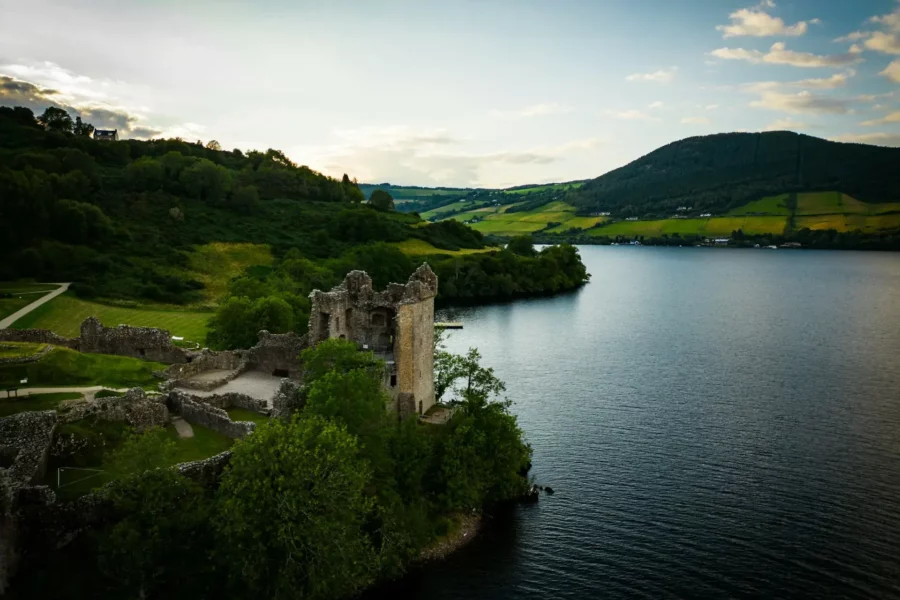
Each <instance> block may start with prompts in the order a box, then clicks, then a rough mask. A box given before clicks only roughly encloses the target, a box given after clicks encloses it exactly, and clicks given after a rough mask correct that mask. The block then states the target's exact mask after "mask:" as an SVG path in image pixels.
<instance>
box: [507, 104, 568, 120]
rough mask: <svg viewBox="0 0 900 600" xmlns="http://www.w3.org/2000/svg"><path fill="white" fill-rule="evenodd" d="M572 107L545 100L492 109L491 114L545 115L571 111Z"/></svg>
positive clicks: (508, 115) (511, 115)
mask: <svg viewBox="0 0 900 600" xmlns="http://www.w3.org/2000/svg"><path fill="white" fill-rule="evenodd" d="M571 111H572V107H570V106H565V105H563V104H559V103H557V102H546V103H542V104H533V105H531V106H526V107H525V108H522V109H519V110H510V111H503V110H494V111H491V114H492V115H494V116H495V117H543V116H546V115H557V114H562V113H567V112H571Z"/></svg>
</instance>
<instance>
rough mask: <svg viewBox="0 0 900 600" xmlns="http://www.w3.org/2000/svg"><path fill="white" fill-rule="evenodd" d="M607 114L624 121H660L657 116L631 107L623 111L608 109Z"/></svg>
mask: <svg viewBox="0 0 900 600" xmlns="http://www.w3.org/2000/svg"><path fill="white" fill-rule="evenodd" d="M606 113H607V114H609V115H612V116H614V117H615V118H617V119H622V120H623V121H659V119H658V118H657V117H654V116H651V115H648V114H647V113H645V112H641V111H639V110H635V109H630V110H623V111H613V110H608V111H606Z"/></svg>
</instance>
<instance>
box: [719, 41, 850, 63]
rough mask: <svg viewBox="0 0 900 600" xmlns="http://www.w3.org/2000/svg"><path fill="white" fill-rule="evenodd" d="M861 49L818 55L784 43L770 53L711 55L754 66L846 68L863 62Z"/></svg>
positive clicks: (738, 51) (737, 50)
mask: <svg viewBox="0 0 900 600" xmlns="http://www.w3.org/2000/svg"><path fill="white" fill-rule="evenodd" d="M861 53H862V51H861V50H860V49H859V48H856V47H851V48H850V50H849V51H848V52H846V53H844V54H832V55H826V56H822V55H818V54H812V53H810V52H796V51H794V50H788V49H787V47H786V46H785V44H784V42H776V43H774V44H772V47H771V48H769V51H768V52H761V51H759V50H746V49H744V48H719V49H717V50H713V51H712V52H711V53H710V54H712V56H715V57H716V58H721V59H724V60H743V61H746V62H749V63H753V64H773V65H790V66H793V67H845V66H848V65H851V64H854V63H857V62H860V61H861V60H862V57H861V56H860V54H861Z"/></svg>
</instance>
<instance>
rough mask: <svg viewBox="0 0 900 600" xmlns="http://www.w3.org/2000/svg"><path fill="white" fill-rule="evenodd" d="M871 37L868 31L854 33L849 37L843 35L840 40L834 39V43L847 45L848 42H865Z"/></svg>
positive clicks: (848, 35) (849, 34)
mask: <svg viewBox="0 0 900 600" xmlns="http://www.w3.org/2000/svg"><path fill="white" fill-rule="evenodd" d="M870 35H871V33H870V32H868V31H852V32H850V33H848V34H847V35H842V36H841V37H839V38H834V39H833V40H832V41H833V42H836V43H846V42H858V41H859V40H864V39H866V38H867V37H869V36H870Z"/></svg>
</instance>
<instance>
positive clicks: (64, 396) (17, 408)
mask: <svg viewBox="0 0 900 600" xmlns="http://www.w3.org/2000/svg"><path fill="white" fill-rule="evenodd" d="M78 398H81V394H78V393H75V392H62V393H58V394H36V395H34V396H18V397H16V396H13V397H12V398H0V417H8V416H9V415H14V414H16V413H20V412H26V411H37V410H56V407H57V406H59V403H60V402H62V401H63V400H76V399H78Z"/></svg>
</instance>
